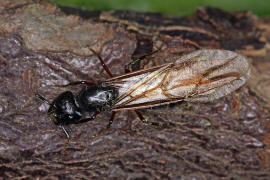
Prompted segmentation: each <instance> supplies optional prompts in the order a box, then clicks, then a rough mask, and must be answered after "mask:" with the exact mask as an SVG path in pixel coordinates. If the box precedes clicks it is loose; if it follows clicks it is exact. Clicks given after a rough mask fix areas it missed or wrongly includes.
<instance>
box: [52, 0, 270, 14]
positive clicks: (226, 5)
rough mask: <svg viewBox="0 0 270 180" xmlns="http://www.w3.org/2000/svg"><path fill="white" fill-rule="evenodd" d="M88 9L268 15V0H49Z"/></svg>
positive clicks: (269, 9) (269, 7)
mask: <svg viewBox="0 0 270 180" xmlns="http://www.w3.org/2000/svg"><path fill="white" fill-rule="evenodd" d="M49 1H51V2H55V3H57V4H61V5H65V6H71V7H77V8H82V9H88V10H112V9H114V10H115V9H117V10H136V11H144V12H160V13H164V14H171V15H188V14H192V13H193V12H194V10H195V8H196V7H197V6H213V7H219V8H222V9H224V10H227V11H251V12H253V13H254V14H258V15H262V16H269V15H270V0H166V1H163V0H49Z"/></svg>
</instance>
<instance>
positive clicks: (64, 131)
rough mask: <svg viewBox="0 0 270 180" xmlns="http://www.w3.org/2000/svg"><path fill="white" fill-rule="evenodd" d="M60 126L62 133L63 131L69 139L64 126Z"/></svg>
mask: <svg viewBox="0 0 270 180" xmlns="http://www.w3.org/2000/svg"><path fill="white" fill-rule="evenodd" d="M60 128H62V130H63V131H64V133H65V135H66V136H67V138H68V140H69V139H70V136H69V134H68V132H67V130H66V129H65V128H64V126H62V125H61V126H60Z"/></svg>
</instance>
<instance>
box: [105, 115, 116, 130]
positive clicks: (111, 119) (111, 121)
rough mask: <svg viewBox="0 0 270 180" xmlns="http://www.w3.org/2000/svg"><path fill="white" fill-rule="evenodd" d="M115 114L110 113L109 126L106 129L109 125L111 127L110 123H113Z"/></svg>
mask: <svg viewBox="0 0 270 180" xmlns="http://www.w3.org/2000/svg"><path fill="white" fill-rule="evenodd" d="M115 114H116V112H115V111H113V112H112V115H111V118H110V120H109V124H108V125H107V129H109V128H110V127H111V125H112V123H113V119H114V116H115Z"/></svg>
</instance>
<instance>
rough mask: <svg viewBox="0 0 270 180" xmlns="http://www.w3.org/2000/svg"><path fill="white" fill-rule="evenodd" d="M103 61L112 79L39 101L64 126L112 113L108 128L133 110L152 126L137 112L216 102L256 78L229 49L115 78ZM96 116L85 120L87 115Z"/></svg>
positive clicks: (192, 55)
mask: <svg viewBox="0 0 270 180" xmlns="http://www.w3.org/2000/svg"><path fill="white" fill-rule="evenodd" d="M91 51H92V52H93V53H94V55H96V56H97V57H98V59H99V60H100V62H101V64H102V66H103V68H104V69H105V71H106V72H107V74H108V75H109V76H110V78H109V79H107V80H105V81H104V82H101V83H100V84H94V83H92V82H87V81H78V82H72V83H70V84H68V85H64V86H72V85H78V84H84V85H85V86H84V87H83V88H82V89H81V91H80V92H79V93H78V95H76V96H74V95H73V93H72V92H71V91H66V92H63V93H61V94H60V95H59V96H58V97H57V98H55V100H54V101H53V102H52V103H50V102H49V101H48V100H46V99H45V98H44V97H43V96H41V95H40V94H38V93H37V94H36V97H38V98H39V99H41V100H42V101H44V102H46V103H47V104H49V105H50V107H49V110H48V115H49V117H50V119H51V120H52V121H53V122H54V123H55V124H56V125H60V127H62V129H63V130H64V132H65V134H66V136H67V137H68V138H69V135H68V133H67V132H66V130H65V128H64V127H63V125H68V124H78V123H83V122H86V121H90V120H93V119H95V117H96V115H98V114H99V113H100V112H102V111H112V116H111V118H110V120H109V123H108V125H107V128H109V127H110V125H111V124H112V122H113V119H114V116H115V113H116V112H117V111H121V110H133V111H135V113H136V114H137V116H138V117H139V119H140V120H142V121H143V122H146V121H145V119H144V118H143V116H142V115H141V113H140V112H139V111H137V109H142V108H149V107H153V106H160V105H164V104H169V103H174V102H179V101H192V102H210V101H213V100H215V99H218V98H221V97H223V96H225V95H227V94H230V93H231V92H233V91H235V90H237V89H238V88H240V87H241V86H242V85H244V84H245V82H246V81H247V79H248V78H249V76H250V67H249V63H248V61H247V59H246V58H245V57H244V56H242V55H240V54H237V53H235V52H232V51H227V50H217V49H216V50H197V51H194V52H192V53H190V54H187V55H183V56H181V57H179V58H178V59H177V60H176V61H175V62H173V63H167V64H163V65H160V66H156V67H152V68H149V69H144V70H139V71H135V72H130V73H127V74H124V75H121V76H117V77H113V75H112V73H111V72H110V70H109V68H108V67H107V66H106V64H105V63H104V62H103V60H102V58H101V57H100V56H99V55H98V54H97V53H95V52H94V51H93V50H91ZM86 112H87V113H89V114H91V117H90V118H85V119H82V116H83V113H86Z"/></svg>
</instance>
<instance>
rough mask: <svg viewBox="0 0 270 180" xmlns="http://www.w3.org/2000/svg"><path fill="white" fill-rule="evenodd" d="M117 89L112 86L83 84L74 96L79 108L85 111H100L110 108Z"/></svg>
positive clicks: (116, 94)
mask: <svg viewBox="0 0 270 180" xmlns="http://www.w3.org/2000/svg"><path fill="white" fill-rule="evenodd" d="M117 97H118V90H117V89H116V88H115V87H112V86H105V85H95V86H85V87H83V88H82V90H81V91H80V92H79V94H78V96H77V97H76V101H77V102H78V104H79V107H80V109H82V110H83V111H85V112H101V111H108V110H111V106H112V105H113V103H114V101H115V99H116V98H117Z"/></svg>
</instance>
